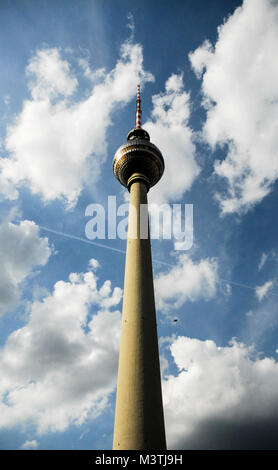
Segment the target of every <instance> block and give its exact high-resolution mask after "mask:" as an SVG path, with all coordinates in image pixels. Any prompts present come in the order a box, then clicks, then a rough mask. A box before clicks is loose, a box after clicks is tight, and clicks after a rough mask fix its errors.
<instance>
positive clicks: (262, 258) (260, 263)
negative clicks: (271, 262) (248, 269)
mask: <svg viewBox="0 0 278 470" xmlns="http://www.w3.org/2000/svg"><path fill="white" fill-rule="evenodd" d="M267 258H268V255H266V254H265V253H263V254H262V257H261V259H260V262H259V265H258V270H259V271H260V270H261V269H262V267H263V266H264V264H265V262H266V260H267Z"/></svg>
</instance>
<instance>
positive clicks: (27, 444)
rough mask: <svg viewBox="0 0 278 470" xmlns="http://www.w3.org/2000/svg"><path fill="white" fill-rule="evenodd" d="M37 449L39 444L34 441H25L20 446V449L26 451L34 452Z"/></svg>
mask: <svg viewBox="0 0 278 470" xmlns="http://www.w3.org/2000/svg"><path fill="white" fill-rule="evenodd" d="M38 447H39V443H38V442H37V441H36V440H35V439H34V440H32V441H28V440H27V441H25V442H24V443H23V444H22V446H21V449H23V450H26V449H29V450H34V449H37V448H38Z"/></svg>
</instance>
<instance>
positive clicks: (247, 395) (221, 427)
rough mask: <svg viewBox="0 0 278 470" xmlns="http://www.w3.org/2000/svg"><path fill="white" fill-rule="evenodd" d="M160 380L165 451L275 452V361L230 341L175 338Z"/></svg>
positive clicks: (277, 401)
mask: <svg viewBox="0 0 278 470" xmlns="http://www.w3.org/2000/svg"><path fill="white" fill-rule="evenodd" d="M170 348H171V353H172V356H173V358H174V361H175V364H176V366H177V368H178V374H177V375H176V376H173V375H170V376H168V377H166V378H165V380H164V381H163V397H164V410H165V419H166V429H167V438H168V448H172V449H174V448H176V449H181V448H183V449H262V448H266V449H271V448H274V449H277V438H276V436H277V430H278V412H277V409H278V407H277V404H278V363H277V362H276V360H275V359H273V358H271V357H264V358H261V357H260V356H259V355H257V354H256V353H255V351H254V350H253V349H252V348H251V347H247V346H245V345H244V344H242V343H239V342H237V341H236V340H233V341H231V342H230V344H229V345H228V346H225V347H218V346H217V345H216V343H215V342H214V341H211V340H206V341H201V340H198V339H192V338H187V337H178V338H176V339H175V340H174V341H173V342H172V344H171V347H170Z"/></svg>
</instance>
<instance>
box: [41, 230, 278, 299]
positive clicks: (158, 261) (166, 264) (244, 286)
mask: <svg viewBox="0 0 278 470" xmlns="http://www.w3.org/2000/svg"><path fill="white" fill-rule="evenodd" d="M38 227H39V228H40V229H42V230H45V231H47V232H51V233H55V234H56V235H61V236H63V237H66V238H71V239H72V240H78V241H81V242H84V243H88V244H89V245H94V246H98V247H99V248H105V249H107V250H111V251H116V252H117V253H121V254H124V255H125V254H126V251H125V250H121V249H119V248H115V247H113V246H109V245H105V244H102V243H98V242H92V241H90V240H88V239H87V238H82V237H77V236H75V235H70V234H68V233H65V232H59V231H58V230H53V229H52V228H48V227H44V226H43V225H38ZM153 262H154V263H157V264H163V265H165V266H169V267H170V268H174V267H175V266H176V265H174V264H171V263H167V262H166V261H161V260H158V259H155V258H153ZM219 281H222V282H226V283H227V284H232V285H234V286H238V287H243V288H245V289H251V290H256V287H253V286H248V285H247V284H242V283H240V282H235V281H231V280H229V279H222V278H219ZM268 295H274V296H275V297H278V294H274V293H271V292H269V294H268Z"/></svg>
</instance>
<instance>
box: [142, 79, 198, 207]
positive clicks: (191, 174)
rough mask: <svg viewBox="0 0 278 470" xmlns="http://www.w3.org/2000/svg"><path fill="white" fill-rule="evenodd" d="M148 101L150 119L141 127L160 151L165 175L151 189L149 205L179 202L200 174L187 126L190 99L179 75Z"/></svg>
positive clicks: (190, 133) (191, 137)
mask: <svg viewBox="0 0 278 470" xmlns="http://www.w3.org/2000/svg"><path fill="white" fill-rule="evenodd" d="M152 101H153V110H152V113H151V119H150V120H148V121H147V122H145V123H143V127H144V129H146V130H147V131H148V132H149V134H150V136H151V140H152V142H153V143H155V144H156V145H157V146H158V148H159V149H160V150H161V152H162V154H163V157H164V160H165V166H166V168H167V171H165V174H164V175H163V178H162V179H161V181H160V182H159V183H158V184H157V185H156V186H155V187H154V188H153V189H152V191H151V193H150V201H151V202H154V203H163V202H170V201H174V200H180V199H181V198H182V196H183V193H184V192H185V191H186V190H189V189H190V188H191V186H192V184H193V182H194V180H195V178H196V177H197V176H198V174H199V173H200V168H199V166H198V164H197V162H196V154H195V145H194V143H193V132H192V130H191V128H190V127H189V124H188V120H189V116H190V95H189V93H187V92H186V91H185V90H184V84H183V76H182V74H172V75H171V76H170V77H169V78H168V80H167V81H166V84H165V92H162V93H160V94H158V95H154V96H153V99H152Z"/></svg>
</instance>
